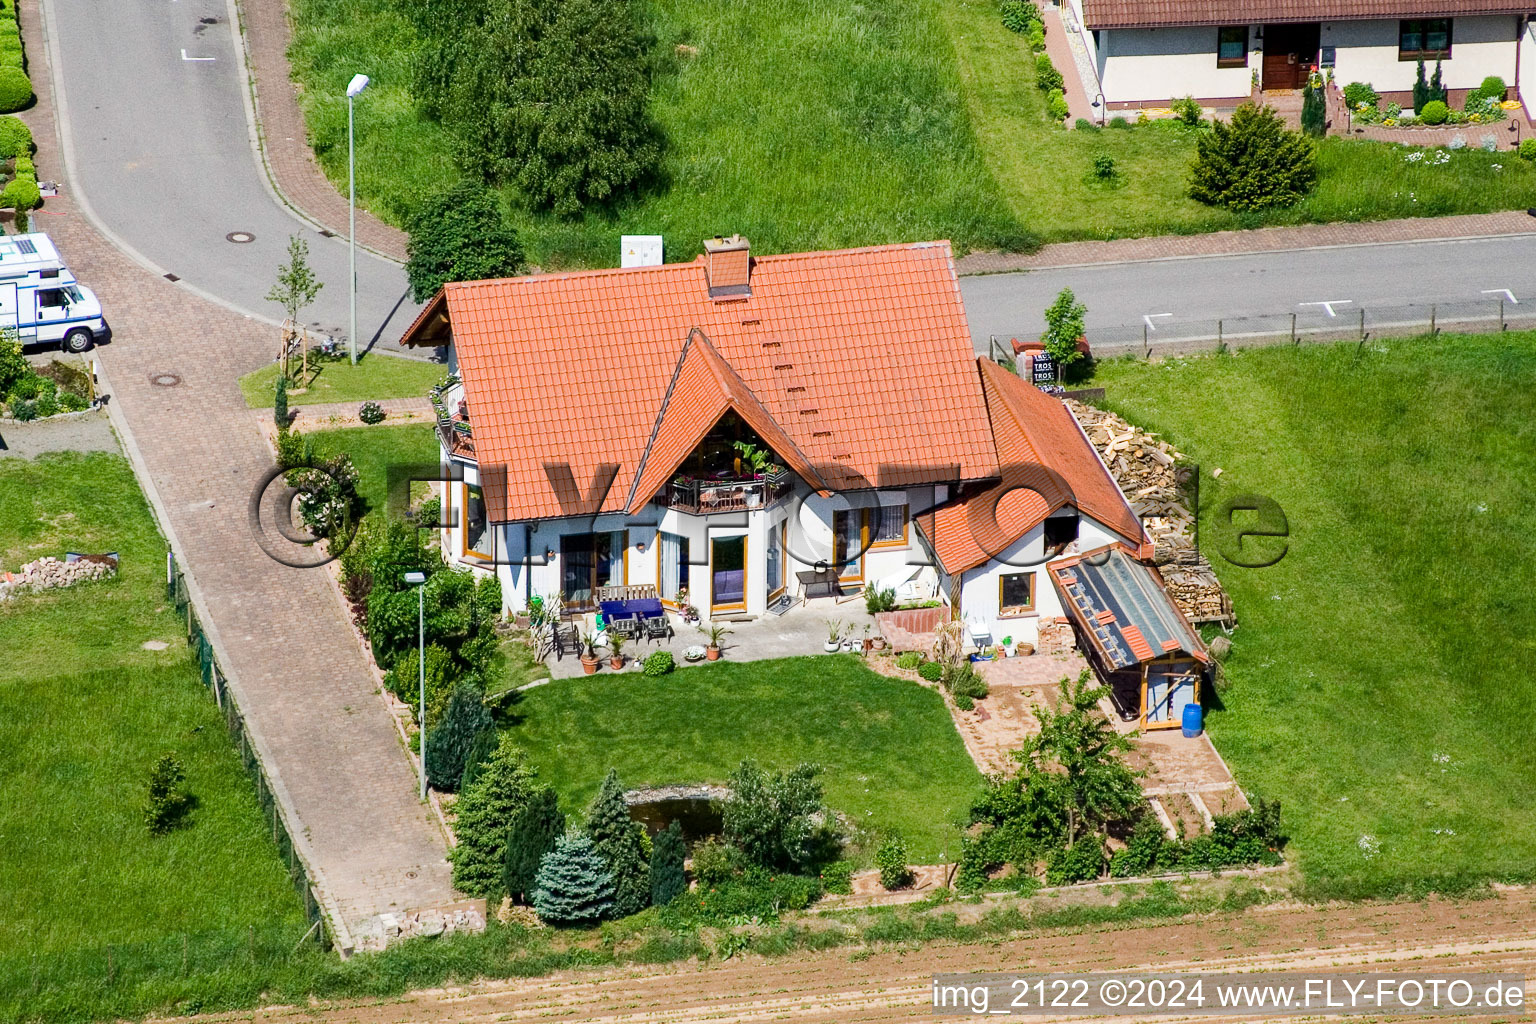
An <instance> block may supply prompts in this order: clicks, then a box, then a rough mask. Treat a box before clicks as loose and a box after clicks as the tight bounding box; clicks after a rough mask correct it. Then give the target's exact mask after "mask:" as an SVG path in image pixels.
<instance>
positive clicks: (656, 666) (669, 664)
mask: <svg viewBox="0 0 1536 1024" xmlns="http://www.w3.org/2000/svg"><path fill="white" fill-rule="evenodd" d="M676 667H677V663H676V661H674V660H673V658H672V652H671V651H652V652H651V653H650V654H648V655H646V656H645V667H644V668H643V669H641V673H642V674H643V675H648V676H650V677H651V678H653V679H654V678H655V677H657V676H664V675H666V674H667V673H668V672H671V671H672V670H673V669H675V668H676Z"/></svg>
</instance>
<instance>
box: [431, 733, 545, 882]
mask: <svg viewBox="0 0 1536 1024" xmlns="http://www.w3.org/2000/svg"><path fill="white" fill-rule="evenodd" d="M536 778H537V772H536V771H535V770H534V769H533V767H532V766H531V765H529V764H528V761H527V758H526V757H525V756H524V755H523V752H522V751H521V750H519V749H518V748H517V746H516V745H515V744H514V743H513V742H512V737H511V735H510V734H506V733H504V734H502V737H501V740H500V742H499V744H498V745H497V747H496V752H495V753H493V754H492V755H491V758H490V760H489V761H488V762H486V764H485V766H484V767H483V769H482V770H481V771H480V774H479V775H477V776H476V777H475V780H474V782H473V783H471V784H470V785H468V786H466V787H464V792H463V793H461V794H460V795H459V803H458V807H457V811H458V823H457V825H456V826H455V832H456V833H457V834H458V840H459V845H458V846H456V847H454V848H453V850H451V851H450V853H449V857H450V859H452V861H453V887H454V888H455V889H458V890H459V891H460V892H464V893H467V894H469V895H470V896H485V897H487V898H490V897H494V896H495V895H497V893H499V892H500V890H501V873H502V865H503V862H504V861H505V860H506V852H507V825H508V823H510V822H511V820H512V818H513V816H514V815H516V814H517V812H518V811H520V810H521V809H522V808H523V807H524V805H526V804H527V802H528V799H529V797H530V796H532V794H533V790H534V783H535V779H536Z"/></svg>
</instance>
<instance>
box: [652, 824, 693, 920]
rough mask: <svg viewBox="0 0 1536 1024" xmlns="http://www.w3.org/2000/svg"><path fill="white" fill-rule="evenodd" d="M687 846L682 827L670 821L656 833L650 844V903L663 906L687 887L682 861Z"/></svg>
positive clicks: (686, 853) (685, 854) (684, 857)
mask: <svg viewBox="0 0 1536 1024" xmlns="http://www.w3.org/2000/svg"><path fill="white" fill-rule="evenodd" d="M687 855H688V848H687V847H686V846H685V845H684V844H683V828H682V826H681V825H679V824H678V823H677V822H675V821H674V822H672V824H670V825H668V826H667V827H666V828H664V829H662V830H661V831H660V832H658V833H656V840H655V842H653V843H652V844H651V903H652V904H653V905H655V906H658V907H664V906H666V905H667V904H668V903H671V902H672V900H673V899H675V898H676V897H677V894H678V893H680V892H683V891H684V890H686V889H687V888H688V876H687V874H686V873H685V872H684V871H683V861H684V859H686V857H687Z"/></svg>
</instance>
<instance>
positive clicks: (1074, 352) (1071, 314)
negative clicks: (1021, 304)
mask: <svg viewBox="0 0 1536 1024" xmlns="http://www.w3.org/2000/svg"><path fill="white" fill-rule="evenodd" d="M1087 315H1088V307H1087V306H1085V305H1083V304H1082V303H1081V302H1078V301H1077V296H1076V295H1074V294H1073V293H1072V289H1071V288H1063V289H1062V290H1061V291H1060V292H1058V293H1057V295H1056V301H1054V302H1052V303H1051V304H1050V305H1049V306H1047V307H1046V310H1045V333H1044V334H1042V335H1041V336H1040V342H1041V344H1043V345H1044V346H1045V351H1046V354H1048V355H1049V356H1050V357H1051V360H1052V362H1054V363H1055V364H1056V380H1057V381H1058V382H1059V381H1060V380H1061V375H1062V371H1064V370H1065V369H1066V368H1067V367H1069V366H1071V365H1072V364H1073V363H1075V362H1077V361H1078V360H1079V359H1081V358H1082V356H1083V353H1082V351H1081V350H1080V349H1079V348H1078V347H1077V342H1078V339H1079V338H1081V337H1082V336H1083V332H1084V330H1085V329H1086V328H1085V325H1084V319H1083V318H1084V317H1086V316H1087Z"/></svg>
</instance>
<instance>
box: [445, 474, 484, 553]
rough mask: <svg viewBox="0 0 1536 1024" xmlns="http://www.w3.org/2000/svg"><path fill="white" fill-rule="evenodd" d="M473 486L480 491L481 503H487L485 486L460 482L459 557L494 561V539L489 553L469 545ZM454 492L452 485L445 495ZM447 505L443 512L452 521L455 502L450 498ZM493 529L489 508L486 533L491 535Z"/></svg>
mask: <svg viewBox="0 0 1536 1024" xmlns="http://www.w3.org/2000/svg"><path fill="white" fill-rule="evenodd" d="M471 487H473V488H474V489H475V490H477V491H479V492H480V504H482V505H484V504H485V488H484V487H482V486H481V485H479V484H468V483H460V484H459V497H460V502H459V525H458V531H459V558H460V560H466V559H472V560H474V561H477V562H493V561H495V560H496V554H495V547H496V545H495V542H494V541H493V542H492V543H491V549H492V551H491V554H489V555H482V554H481V553H480V552H478V551H475V550H474V549H472V548H471V547H470V546H469V489H470V488H471ZM452 493H453V488H452V487H448V488H446V489H445V491H444V497H447V496H448V495H450V494H452ZM447 506H448V507H447V508H445V509H443V513H444V514H443V518H444V519H445V520H449V521H451V518H450V513H451V512H452V509H453V502H452V501H451V500H449V501H448V502H447ZM491 529H492V523H491V516H490V512H489V510H487V512H486V516H485V533H486V536H487V537H489V536H490V535H491Z"/></svg>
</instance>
